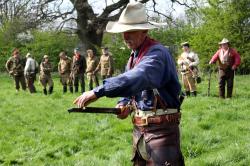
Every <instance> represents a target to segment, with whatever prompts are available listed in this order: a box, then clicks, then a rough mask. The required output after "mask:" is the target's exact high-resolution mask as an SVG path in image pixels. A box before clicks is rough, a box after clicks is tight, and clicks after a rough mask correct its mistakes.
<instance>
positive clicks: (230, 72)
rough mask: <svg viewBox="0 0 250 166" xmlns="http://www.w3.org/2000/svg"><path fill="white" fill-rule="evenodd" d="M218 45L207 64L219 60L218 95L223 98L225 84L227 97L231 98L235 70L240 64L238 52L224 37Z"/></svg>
mask: <svg viewBox="0 0 250 166" xmlns="http://www.w3.org/2000/svg"><path fill="white" fill-rule="evenodd" d="M219 45H220V48H219V50H218V51H217V52H216V53H215V54H214V55H213V57H212V59H211V60H210V62H209V64H213V63H215V62H216V61H217V60H218V61H219V96H220V98H223V99H224V98H225V86H226V84H227V98H231V97H232V92H233V83H234V75H235V70H236V68H237V67H238V66H239V65H240V54H239V53H238V52H237V51H236V50H235V49H233V48H231V47H230V46H229V40H228V39H226V38H224V39H223V40H222V41H221V42H219Z"/></svg>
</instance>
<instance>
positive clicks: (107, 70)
mask: <svg viewBox="0 0 250 166" xmlns="http://www.w3.org/2000/svg"><path fill="white" fill-rule="evenodd" d="M100 69H101V75H102V76H106V75H108V76H110V75H112V74H113V57H112V56H111V55H102V56H101V58H100V62H99V64H98V66H97V68H96V71H99V70H100Z"/></svg>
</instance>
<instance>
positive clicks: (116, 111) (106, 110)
mask: <svg viewBox="0 0 250 166" xmlns="http://www.w3.org/2000/svg"><path fill="white" fill-rule="evenodd" d="M68 112H69V113H71V112H75V113H76V112H77V113H100V114H115V115H118V114H120V113H121V109H120V108H100V107H85V108H70V109H68Z"/></svg>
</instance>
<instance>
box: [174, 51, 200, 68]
mask: <svg viewBox="0 0 250 166" xmlns="http://www.w3.org/2000/svg"><path fill="white" fill-rule="evenodd" d="M177 63H178V64H179V65H182V64H184V65H185V66H187V67H190V66H198V64H199V57H198V55H197V54H196V53H194V52H192V51H190V52H183V53H182V54H181V56H180V58H179V59H178V62H177Z"/></svg>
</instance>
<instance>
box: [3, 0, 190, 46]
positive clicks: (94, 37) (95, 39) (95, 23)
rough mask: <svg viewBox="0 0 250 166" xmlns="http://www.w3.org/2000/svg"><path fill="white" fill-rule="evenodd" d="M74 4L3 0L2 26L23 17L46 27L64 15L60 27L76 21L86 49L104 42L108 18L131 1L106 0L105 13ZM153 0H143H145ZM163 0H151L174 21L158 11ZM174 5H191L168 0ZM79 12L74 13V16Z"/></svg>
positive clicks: (81, 0) (84, 2)
mask: <svg viewBox="0 0 250 166" xmlns="http://www.w3.org/2000/svg"><path fill="white" fill-rule="evenodd" d="M69 1H70V2H71V3H72V5H73V7H72V8H71V9H69V10H67V11H63V10H61V6H62V4H63V0H2V1H0V25H1V24H3V23H4V22H5V21H6V20H14V19H17V20H23V22H25V25H26V26H25V27H24V29H29V28H35V27H38V26H42V25H44V24H45V23H48V22H53V21H54V20H56V19H58V18H60V20H61V23H60V25H59V29H62V27H63V26H64V24H65V23H66V22H68V21H72V20H73V21H75V22H76V30H75V32H76V34H77V35H78V37H79V39H80V41H81V42H82V43H83V46H84V49H87V48H96V47H98V46H100V45H101V43H102V38H103V33H104V30H105V26H106V24H107V22H108V21H114V20H117V19H118V18H119V16H120V14H121V12H122V10H123V9H124V8H125V7H126V5H127V3H128V2H129V0H119V1H115V2H114V1H112V2H113V3H112V4H110V5H108V1H107V0H104V2H101V3H103V5H104V6H103V10H102V11H101V13H95V12H94V7H95V6H96V3H100V1H99V0H98V1H96V2H95V3H93V1H91V2H92V4H91V3H90V0H69ZM149 1H150V0H140V2H142V3H146V2H149ZM157 1H159V0H151V2H152V4H153V5H152V8H153V10H152V9H151V11H154V12H155V13H156V14H158V15H163V16H165V17H167V18H168V19H170V20H172V17H170V16H167V15H165V14H163V13H162V12H159V11H157V9H156V4H157ZM168 2H169V3H170V4H171V3H172V4H173V3H178V4H180V5H186V6H188V5H187V3H186V0H168ZM73 13H75V15H76V16H75V17H74V15H72V14H73Z"/></svg>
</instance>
